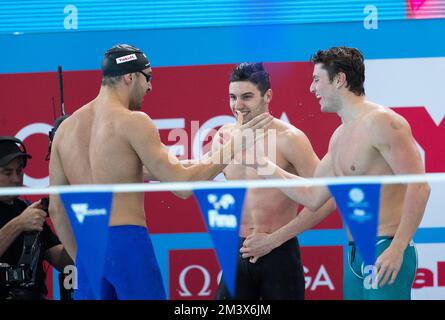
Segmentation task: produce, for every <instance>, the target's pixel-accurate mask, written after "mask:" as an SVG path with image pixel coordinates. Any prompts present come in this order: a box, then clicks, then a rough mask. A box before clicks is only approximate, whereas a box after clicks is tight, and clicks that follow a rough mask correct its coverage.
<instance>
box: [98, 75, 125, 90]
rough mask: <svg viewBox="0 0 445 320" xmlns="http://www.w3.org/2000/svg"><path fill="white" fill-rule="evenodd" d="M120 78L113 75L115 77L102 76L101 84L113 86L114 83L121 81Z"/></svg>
mask: <svg viewBox="0 0 445 320" xmlns="http://www.w3.org/2000/svg"><path fill="white" fill-rule="evenodd" d="M121 79H122V76H115V77H111V76H103V77H102V85H103V86H109V87H114V86H115V85H116V84H118V83H119V81H121Z"/></svg>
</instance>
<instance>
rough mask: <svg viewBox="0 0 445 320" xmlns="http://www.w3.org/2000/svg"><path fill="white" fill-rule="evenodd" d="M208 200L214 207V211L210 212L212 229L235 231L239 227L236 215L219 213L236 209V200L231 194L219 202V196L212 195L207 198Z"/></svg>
mask: <svg viewBox="0 0 445 320" xmlns="http://www.w3.org/2000/svg"><path fill="white" fill-rule="evenodd" d="M207 200H208V201H209V203H211V204H212V205H213V210H209V211H208V216H209V226H210V227H212V228H218V229H235V228H236V227H237V225H238V224H237V221H236V216H235V215H233V214H220V213H219V211H220V210H221V211H222V210H224V211H228V210H230V209H233V208H234V205H235V198H234V197H233V196H232V195H231V194H229V193H226V194H224V195H222V196H221V198H220V199H219V201H218V196H217V195H216V194H213V193H211V194H209V195H208V196H207Z"/></svg>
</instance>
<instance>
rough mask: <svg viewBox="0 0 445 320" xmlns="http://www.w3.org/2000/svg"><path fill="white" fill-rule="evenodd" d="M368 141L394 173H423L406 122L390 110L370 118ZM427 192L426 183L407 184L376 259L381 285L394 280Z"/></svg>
mask: <svg viewBox="0 0 445 320" xmlns="http://www.w3.org/2000/svg"><path fill="white" fill-rule="evenodd" d="M371 126H372V128H371V131H370V132H372V133H373V135H371V143H372V146H373V147H374V148H376V149H377V150H378V151H379V152H380V154H381V155H382V156H383V158H384V159H385V160H386V162H387V164H388V165H389V166H390V168H391V170H392V171H393V173H394V174H422V173H425V169H424V167H423V163H422V160H421V158H420V154H419V152H418V150H417V147H416V144H415V141H414V138H413V136H412V134H411V129H410V127H409V124H408V123H407V122H406V120H405V119H403V118H402V117H401V116H398V115H396V114H395V113H392V112H379V113H377V114H376V115H375V116H374V118H373V119H372V125H371ZM429 194H430V187H429V185H428V184H427V183H418V184H412V183H411V184H408V185H407V189H406V193H405V199H404V202H403V206H402V213H401V218H400V223H399V225H398V227H397V230H396V232H395V235H394V239H393V241H392V242H391V245H390V246H389V247H388V248H387V249H386V250H385V251H384V252H383V253H382V254H381V255H380V256H379V257H378V258H377V261H376V263H375V266H376V268H377V279H378V281H379V285H380V286H381V287H382V286H384V285H385V284H386V283H387V282H388V280H389V284H392V283H394V281H395V279H396V278H397V275H398V273H399V270H400V268H401V265H402V263H403V254H404V252H405V249H406V247H407V246H408V244H409V242H410V240H411V239H412V237H413V236H414V233H415V232H416V230H417V228H418V227H419V224H420V222H421V220H422V217H423V214H424V211H425V206H426V203H427V201H428V197H429Z"/></svg>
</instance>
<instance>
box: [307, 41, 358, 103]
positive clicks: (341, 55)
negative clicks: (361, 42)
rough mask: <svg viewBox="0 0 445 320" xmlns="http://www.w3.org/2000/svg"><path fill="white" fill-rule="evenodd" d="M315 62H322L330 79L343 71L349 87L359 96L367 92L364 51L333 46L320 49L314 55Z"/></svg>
mask: <svg viewBox="0 0 445 320" xmlns="http://www.w3.org/2000/svg"><path fill="white" fill-rule="evenodd" d="M311 62H312V63H313V64H317V63H321V64H323V68H324V69H326V70H327V72H328V75H329V80H331V82H332V80H334V77H335V76H336V75H337V74H338V73H339V72H343V73H344V74H345V75H346V81H347V82H348V86H347V88H349V90H350V91H351V92H353V93H355V94H356V95H357V96H361V95H364V94H365V88H364V86H363V84H364V82H365V64H364V62H363V55H362V53H361V52H360V51H359V50H358V49H355V48H350V47H332V48H330V49H328V50H319V51H317V52H316V53H315V54H314V55H313V56H312V57H311Z"/></svg>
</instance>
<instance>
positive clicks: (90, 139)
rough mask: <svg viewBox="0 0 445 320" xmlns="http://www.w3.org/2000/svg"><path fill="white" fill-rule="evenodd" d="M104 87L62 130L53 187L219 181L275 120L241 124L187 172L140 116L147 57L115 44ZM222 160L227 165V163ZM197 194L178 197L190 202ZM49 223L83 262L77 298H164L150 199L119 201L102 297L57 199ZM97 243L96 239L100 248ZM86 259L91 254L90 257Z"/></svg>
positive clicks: (131, 195) (122, 197)
mask: <svg viewBox="0 0 445 320" xmlns="http://www.w3.org/2000/svg"><path fill="white" fill-rule="evenodd" d="M102 73H103V80H102V86H101V87H100V91H99V94H98V95H97V97H96V98H95V99H93V100H92V101H90V102H88V103H87V104H86V105H84V106H83V107H81V108H80V109H78V110H77V111H76V112H74V113H73V114H72V115H71V116H70V117H69V118H68V119H66V120H65V121H64V122H63V123H62V124H61V125H60V127H59V129H58V131H57V135H56V136H55V137H54V143H53V148H52V150H51V159H50V165H49V167H50V182H51V185H67V184H115V183H141V182H143V177H144V168H145V169H146V171H148V172H150V173H152V174H153V176H154V177H155V178H156V180H159V181H163V182H168V181H199V180H210V179H213V178H214V177H215V176H217V175H218V174H219V173H220V172H221V171H222V170H223V169H224V168H225V167H226V165H227V163H229V162H230V161H231V160H232V159H233V157H234V155H235V153H236V152H240V151H241V150H242V148H243V145H242V141H243V139H242V138H241V137H242V135H243V132H244V130H255V129H261V128H263V127H265V126H266V125H267V124H269V123H270V122H271V121H272V119H271V116H270V115H268V114H262V115H259V116H258V117H256V118H254V119H252V120H251V122H248V123H246V124H243V125H239V127H238V128H237V129H238V130H236V133H237V134H238V135H239V136H238V137H236V138H233V139H232V140H230V141H228V142H227V143H225V144H224V145H223V146H222V147H221V148H220V149H218V150H215V152H213V153H212V154H211V155H210V156H209V157H208V161H206V162H205V163H204V162H203V163H197V164H191V165H190V166H188V167H187V168H185V167H184V166H183V165H182V164H181V163H180V162H179V160H178V159H177V158H176V157H172V156H171V155H170V153H169V151H168V149H167V147H166V146H165V145H164V144H163V143H162V142H161V140H160V138H159V131H158V129H157V128H156V125H155V123H154V121H153V120H152V119H151V118H150V117H149V116H148V115H147V114H146V113H144V112H139V111H137V110H140V109H141V106H142V100H143V98H144V96H145V94H146V93H147V92H148V91H149V90H151V89H152V86H151V74H152V70H151V67H150V63H149V62H148V59H147V57H146V56H145V55H144V54H143V52H142V51H141V50H139V49H137V48H135V47H133V46H129V45H123V44H120V45H116V46H114V47H112V48H110V49H109V50H107V52H106V53H105V56H104V59H103V63H102ZM220 159H223V160H224V159H227V160H228V161H227V163H221V162H222V161H221V160H220ZM191 194H192V192H191V191H189V190H187V191H183V193H182V194H178V195H180V196H182V197H187V196H190V195H191ZM49 211H50V216H51V219H52V221H53V224H54V227H55V229H56V231H57V233H58V234H59V235H60V239H61V241H62V243H63V244H64V245H65V247H66V248H67V251H68V252H69V254H70V255H71V257H77V261H76V263H77V265H78V269H77V271H78V272H77V285H78V286H77V289H76V290H75V298H76V299H88V300H91V299H131V300H140V299H151V300H159V299H165V298H166V295H165V290H164V287H163V280H162V277H161V272H160V270H159V266H158V263H157V260H156V256H155V253H154V249H153V246H152V243H151V239H150V237H149V236H148V231H147V219H146V216H145V206H144V193H142V192H122V193H115V194H114V196H113V204H112V210H111V214H110V220H109V230H108V243H107V247H108V248H107V254H106V262H105V261H102V262H101V261H95V263H104V264H103V265H104V270H103V274H102V275H101V276H100V281H101V283H102V284H103V288H102V291H101V293H100V296H96V294H95V293H94V292H92V291H91V281H90V279H89V277H88V276H87V275H86V273H85V269H87V268H89V267H90V264H84V263H82V257H83V256H82V250H79V252H80V254H79V255H77V245H76V241H75V238H74V235H73V233H72V230H71V226H70V223H69V220H68V219H67V216H66V213H65V209H64V206H63V204H62V202H61V201H60V198H59V196H58V195H51V199H50V210H49ZM94 241H95V239H91V242H92V243H93V242H94ZM83 252H85V251H83Z"/></svg>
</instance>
